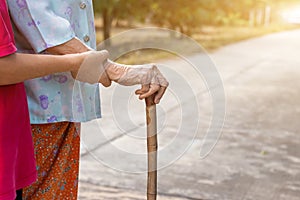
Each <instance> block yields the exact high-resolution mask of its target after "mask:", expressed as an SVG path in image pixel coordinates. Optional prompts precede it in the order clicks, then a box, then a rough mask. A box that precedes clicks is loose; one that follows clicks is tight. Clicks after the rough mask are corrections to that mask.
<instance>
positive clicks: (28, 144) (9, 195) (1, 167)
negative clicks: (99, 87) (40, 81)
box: [0, 0, 36, 200]
mask: <svg viewBox="0 0 300 200" xmlns="http://www.w3.org/2000/svg"><path fill="white" fill-rule="evenodd" d="M0 38H1V40H0V57H3V56H7V55H9V54H12V53H14V52H15V51H16V47H15V45H14V39H13V33H12V28H11V25H10V22H9V15H8V11H7V6H6V1H5V0H0ZM0 67H9V66H0ZM35 180H36V167H35V159H34V152H33V142H32V136H31V128H30V122H29V115H28V106H27V101H26V94H25V88H24V85H23V83H19V84H13V85H8V86H0V199H1V200H13V199H15V197H16V194H15V193H16V190H17V189H21V188H23V187H25V186H28V185H29V184H31V183H33V182H34V181H35Z"/></svg>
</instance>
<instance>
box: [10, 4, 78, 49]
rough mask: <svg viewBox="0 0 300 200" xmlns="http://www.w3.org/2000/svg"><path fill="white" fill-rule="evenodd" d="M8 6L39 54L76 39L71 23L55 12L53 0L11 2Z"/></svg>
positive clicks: (17, 24) (18, 25)
mask: <svg viewBox="0 0 300 200" xmlns="http://www.w3.org/2000/svg"><path fill="white" fill-rule="evenodd" d="M8 6H9V10H10V13H11V17H12V19H13V20H14V23H15V25H16V26H17V28H18V29H19V31H20V32H21V33H22V34H23V35H24V36H25V38H26V39H27V40H28V42H29V43H30V45H31V46H32V48H33V49H34V50H35V52H37V53H39V52H42V51H44V50H45V49H47V48H50V47H53V46H57V45H60V44H63V43H65V42H67V41H69V40H71V39H72V38H74V37H75V33H74V31H73V29H72V27H71V25H70V23H69V21H68V20H67V19H66V18H63V17H62V16H59V15H57V14H55V12H54V11H53V7H52V6H53V5H52V2H51V0H43V1H38V2H37V1H36V0H22V1H18V0H10V1H8Z"/></svg>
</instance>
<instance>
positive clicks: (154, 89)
mask: <svg viewBox="0 0 300 200" xmlns="http://www.w3.org/2000/svg"><path fill="white" fill-rule="evenodd" d="M105 68H106V73H107V75H108V77H109V78H110V80H112V81H115V82H117V83H119V84H120V85H125V86H131V85H138V84H141V85H142V87H141V89H139V90H136V91H135V93H136V94H137V95H139V99H144V98H147V97H149V96H151V95H152V94H155V97H154V103H156V104H158V103H159V101H160V99H161V98H162V96H163V95H164V93H165V91H166V89H167V87H168V85H169V82H168V81H167V80H166V78H165V77H164V76H163V75H162V73H161V72H160V71H159V69H158V68H157V66H156V65H155V64H145V65H122V64H118V63H114V62H112V61H110V60H108V61H107V63H106V64H105Z"/></svg>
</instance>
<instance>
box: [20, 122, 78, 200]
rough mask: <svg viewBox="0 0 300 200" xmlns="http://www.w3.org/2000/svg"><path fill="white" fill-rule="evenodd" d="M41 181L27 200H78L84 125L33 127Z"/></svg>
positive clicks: (29, 190) (25, 195)
mask: <svg viewBox="0 0 300 200" xmlns="http://www.w3.org/2000/svg"><path fill="white" fill-rule="evenodd" d="M31 128H32V135H33V140H34V149H35V156H36V162H37V163H36V164H37V170H38V180H37V181H36V182H35V183H34V184H32V185H31V186H29V187H27V188H24V190H23V198H24V199H25V200H59V199H63V200H75V199H77V191H78V174H79V151H80V123H72V122H59V123H53V124H38V125H32V126H31Z"/></svg>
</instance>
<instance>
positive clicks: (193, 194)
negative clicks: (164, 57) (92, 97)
mask: <svg viewBox="0 0 300 200" xmlns="http://www.w3.org/2000/svg"><path fill="white" fill-rule="evenodd" d="M299 36H300V30H294V31H288V32H282V33H276V34H272V35H268V36H264V37H260V38H256V39H251V40H247V41H243V42H240V43H236V44H232V45H229V46H226V47H223V48H221V49H219V50H217V51H216V52H214V53H212V54H211V55H210V56H211V58H212V59H213V61H214V62H215V63H216V66H217V69H218V71H219V73H220V76H221V77H222V79H223V86H224V88H225V94H226V120H225V123H224V127H223V129H222V135H221V137H220V138H219V141H218V143H217V145H216V146H215V148H214V149H213V151H212V152H211V153H210V154H209V155H208V156H207V157H205V158H204V159H201V158H200V149H201V144H202V141H203V138H204V132H205V130H206V129H207V128H208V127H209V119H210V114H211V112H212V109H211V99H210V96H209V95H208V94H209V93H208V92H202V93H199V94H197V95H198V96H197V100H198V110H199V112H200V114H199V115H200V116H201V117H199V119H200V125H199V126H200V128H199V129H198V130H197V131H198V132H197V135H196V137H194V138H192V137H190V135H189V134H186V135H184V134H178V135H177V138H179V139H181V140H182V144H183V145H186V146H187V144H189V142H188V141H191V140H193V143H192V145H191V146H190V147H189V148H188V150H187V151H186V152H185V153H184V154H183V155H182V156H181V157H180V158H179V159H176V160H174V162H172V163H169V165H164V168H163V169H160V170H159V172H158V181H159V184H158V193H159V199H174V200H177V199H210V200H227V199H228V200H299V199H300V134H299V132H300V125H299V119H300V103H299V102H300V92H299V91H300V78H299V77H300V67H299V66H300V56H299V50H300V40H299ZM196 56H197V55H196ZM165 64H167V65H173V66H175V65H177V66H180V65H181V64H180V61H178V60H170V61H165ZM186 73H187V74H188V73H190V72H188V71H187V72H186ZM168 78H169V80H170V79H171V80H173V79H172V77H168ZM193 78H194V79H195V80H194V81H195V82H196V81H197V77H194V76H192V74H191V84H193V80H192V79H193ZM171 85H172V82H171ZM199 85H201V83H199ZM175 86H176V87H177V85H176V84H175V83H174V84H173V89H172V92H169V93H167V94H166V96H165V99H164V100H163V101H162V105H161V106H160V107H158V109H159V127H160V128H159V130H160V135H159V140H160V148H162V149H163V148H165V147H166V146H168V144H171V145H173V146H174V143H172V142H170V141H172V139H174V138H175V137H176V136H175V135H176V133H175V132H176V131H177V130H178V129H179V128H178V124H180V123H179V121H180V120H182V123H185V122H186V125H185V126H186V127H188V126H189V125H190V124H191V126H192V122H193V121H195V119H194V117H195V114H193V109H196V108H188V107H187V106H186V105H188V103H189V98H186V99H184V98H183V99H180V100H179V102H180V105H179V104H178V106H177V107H176V106H175V108H173V109H171V108H170V107H168V106H170V105H176V101H174V99H176V98H174V93H176V91H175V89H174V87H175ZM178 87H180V86H178ZM199 87H202V86H199ZM217 87H220V86H217ZM121 89H122V88H121ZM123 90H125V89H123ZM131 91H132V89H131ZM101 92H102V107H103V110H102V112H103V119H101V120H98V121H94V122H90V123H86V124H84V125H83V132H82V138H83V141H84V143H85V144H86V145H87V149H88V150H87V149H83V150H82V154H81V166H80V190H79V193H80V194H79V198H80V199H81V200H85V199H89V200H93V199H95V200H96V199H122V200H124V199H128V200H129V199H136V200H137V199H145V188H146V174H145V173H127V172H124V170H125V171H131V172H140V171H143V170H144V167H145V165H146V160H145V159H144V160H143V159H140V158H138V159H137V160H130V158H128V160H126V159H127V158H126V159H125V160H124V159H122V154H118V152H117V150H115V149H114V148H113V147H116V149H123V150H124V151H126V152H127V153H128V154H134V153H137V152H138V153H145V142H144V140H143V139H141V138H140V137H142V135H143V134H145V131H144V129H143V127H141V128H140V129H138V130H137V128H136V127H139V126H141V124H143V122H144V118H145V117H144V112H143V102H137V100H135V97H134V96H129V97H128V99H129V100H126V102H127V103H128V102H129V103H128V104H126V106H127V107H126V108H124V107H122V105H123V104H121V105H119V104H118V103H116V102H115V101H112V100H111V99H118V100H121V99H122V98H123V97H124V96H126V95H123V94H121V92H119V90H118V89H114V90H112V89H104V90H103V91H101ZM127 92H128V91H127ZM172 94H173V96H172ZM122 95H123V96H122ZM163 102H166V103H163ZM177 103H178V102H177ZM124 105H125V104H124ZM112 107H114V108H112ZM185 108H187V110H189V109H190V110H189V111H188V113H191V115H186V114H185V113H183V114H182V115H178V113H179V112H180V110H178V109H185ZM126 109H130V111H129V114H128V116H129V118H130V119H131V121H132V122H136V124H134V123H132V124H130V123H128V122H127V120H125V122H124V123H123V122H122V118H120V117H119V116H121V117H126V116H127V115H126V114H123V113H124V112H127V111H126ZM196 110H197V109H196ZM120 113H121V114H120ZM161 121H162V122H161ZM126 124H127V125H128V126H126ZM99 127H101V128H100V129H101V131H102V132H104V135H105V137H107V139H106V140H103V138H102V137H100V136H99V135H100V134H99ZM124 127H125V128H124ZM141 130H142V131H141ZM186 130H187V131H189V130H188V128H187V129H186ZM101 131H100V132H101ZM122 131H123V132H126V133H127V135H126V134H123V133H122ZM174 134H175V135H174ZM110 144H113V147H109V146H110ZM177 148H178V149H180V148H181V147H180V146H177ZM181 150H182V149H181ZM113 151H114V152H113ZM175 151H176V149H175V150H174V153H175V154H176V153H177V152H175ZM168 153H169V154H168V155H169V156H170V157H176V156H174V155H172V151H171V150H170V151H168ZM176 155H177V154H176ZM164 156H165V155H163V156H162V157H160V159H164V158H168V156H165V157H164ZM100 157H101V158H100ZM95 158H97V159H98V160H97V159H95ZM99 158H100V160H102V161H103V162H100V161H99ZM103 163H104V164H103ZM163 164H165V163H162V165H163ZM113 168H116V169H117V170H116V169H113ZM134 169H136V171H134Z"/></svg>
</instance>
